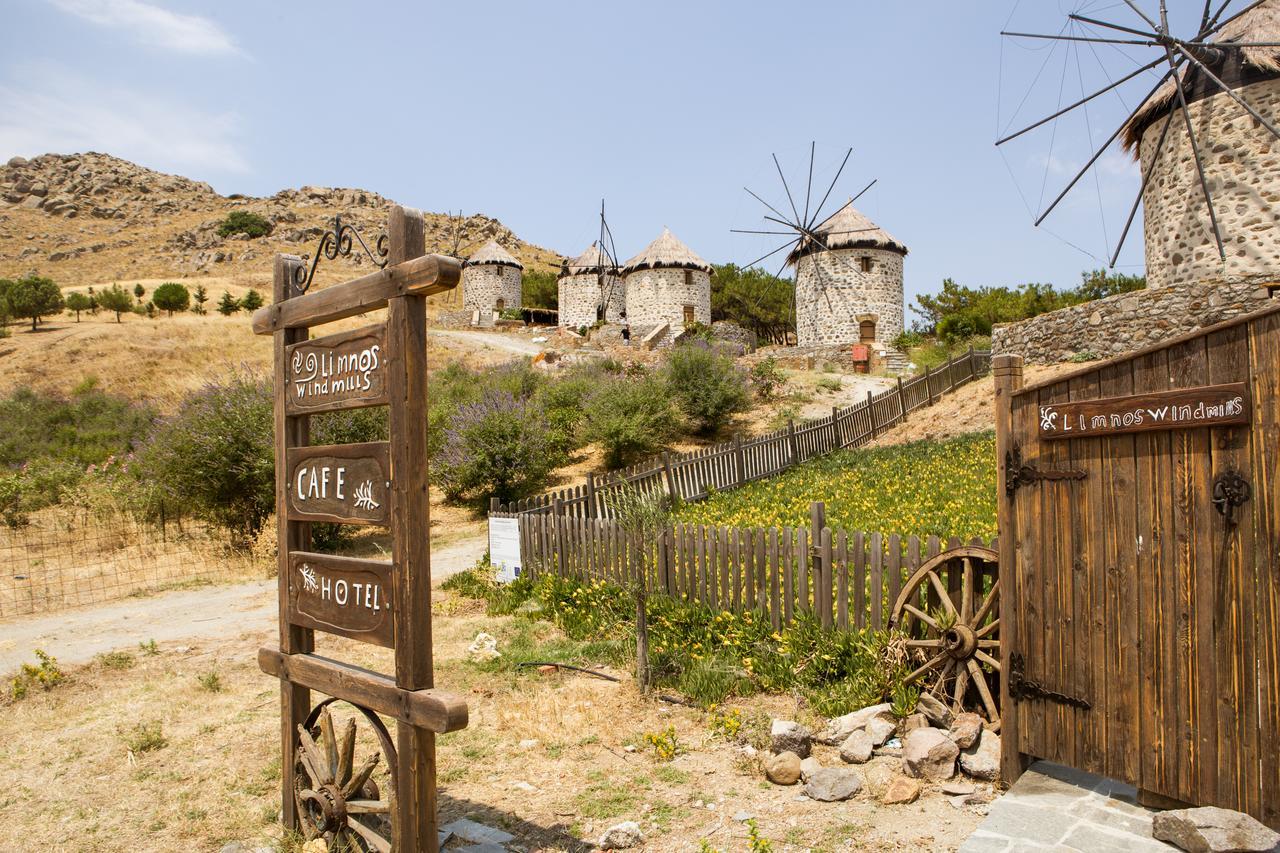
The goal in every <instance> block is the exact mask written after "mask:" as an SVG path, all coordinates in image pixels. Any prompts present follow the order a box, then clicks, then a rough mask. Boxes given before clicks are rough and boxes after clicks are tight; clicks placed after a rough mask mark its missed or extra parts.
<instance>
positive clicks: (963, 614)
mask: <svg viewBox="0 0 1280 853" xmlns="http://www.w3.org/2000/svg"><path fill="white" fill-rule="evenodd" d="M972 612H973V560H971V559H970V558H968V557H965V558H964V575H963V576H962V578H961V581H960V621H961V622H965V623H968V621H969V614H971V613H972Z"/></svg>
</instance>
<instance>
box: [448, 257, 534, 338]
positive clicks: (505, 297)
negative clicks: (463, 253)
mask: <svg viewBox="0 0 1280 853" xmlns="http://www.w3.org/2000/svg"><path fill="white" fill-rule="evenodd" d="M523 269H524V265H523V264H521V263H520V262H519V261H517V260H516V259H515V258H514V257H513V256H512V255H511V253H510V252H508V251H507V250H506V249H504V248H502V247H501V246H499V245H498V244H497V243H496V242H494V241H493V240H490V241H489V242H488V243H485V244H484V245H483V246H481V247H480V248H479V250H477V251H476V252H475V254H473V255H472V256H471V257H470V258H468V259H467V263H466V266H464V267H463V268H462V305H463V308H465V309H466V310H469V311H479V312H480V322H481V323H482V324H485V325H488V323H490V322H492V319H491V318H492V314H493V312H494V311H502V310H504V309H506V308H519V307H520V280H521V271H522V270H523Z"/></svg>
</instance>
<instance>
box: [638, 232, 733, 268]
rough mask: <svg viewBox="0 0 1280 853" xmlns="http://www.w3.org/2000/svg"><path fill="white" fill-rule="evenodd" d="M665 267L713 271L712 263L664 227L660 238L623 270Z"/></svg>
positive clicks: (646, 247)
mask: <svg viewBox="0 0 1280 853" xmlns="http://www.w3.org/2000/svg"><path fill="white" fill-rule="evenodd" d="M663 267H667V268H674V269H686V270H702V271H703V272H705V273H708V274H710V273H711V272H713V270H712V268H711V264H709V263H707V262H706V261H704V260H703V259H702V258H701V257H700V256H699V255H698V254H697V253H696V252H694V251H693V249H690V248H689V247H688V246H686V245H685V244H684V243H682V242H680V238H678V237H676V235H674V234H672V233H671V231H670V229H667V228H663V229H662V233H661V234H660V235H658V239H656V240H654V241H653V242H652V243H650V244H649V245H648V246H645V248H644V251H642V252H641V253H640V254H638V255H636V256H635V257H634V258H631V259H630V260H629V261H627V262H626V263H625V264H623V265H622V272H623V274H624V275H625V274H626V273H630V272H635V271H636V270H643V269H661V268H663Z"/></svg>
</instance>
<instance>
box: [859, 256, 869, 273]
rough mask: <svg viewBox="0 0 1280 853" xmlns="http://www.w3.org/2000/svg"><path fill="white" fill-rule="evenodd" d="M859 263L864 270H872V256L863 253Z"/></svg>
mask: <svg viewBox="0 0 1280 853" xmlns="http://www.w3.org/2000/svg"><path fill="white" fill-rule="evenodd" d="M858 263H859V264H860V265H861V266H862V271H863V272H871V265H872V262H871V258H869V257H867V256H866V255H863V256H862V257H860V258H858Z"/></svg>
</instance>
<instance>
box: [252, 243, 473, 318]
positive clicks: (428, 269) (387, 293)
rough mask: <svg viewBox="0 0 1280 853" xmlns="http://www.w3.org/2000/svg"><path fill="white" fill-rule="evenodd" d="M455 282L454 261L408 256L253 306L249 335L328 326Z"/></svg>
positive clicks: (458, 267) (457, 264)
mask: <svg viewBox="0 0 1280 853" xmlns="http://www.w3.org/2000/svg"><path fill="white" fill-rule="evenodd" d="M299 263H300V262H299ZM461 279H462V261H460V260H458V259H457V258H449V257H445V256H444V255H423V256H421V257H414V258H411V259H409V260H406V261H404V262H402V263H397V264H394V265H393V264H388V265H387V267H386V268H384V269H380V270H378V271H377V272H374V273H370V274H369V275H366V276H361V277H360V278H357V279H354V280H352V281H348V282H345V283H343V284H337V285H334V286H333V287H326V288H325V289H324V290H313V291H311V292H310V293H306V294H303V295H302V296H295V297H293V298H292V299H289V300H288V301H287V302H276V303H275V304H274V305H268V306H266V307H264V308H259V309H258V310H257V311H255V312H254V314H253V331H254V334H257V335H269V334H271V333H272V332H277V331H280V330H281V329H293V328H298V327H303V326H316V325H319V324H321V323H331V322H333V321H334V320H341V319H343V318H346V317H355V316H357V315H359V314H366V313H368V312H369V311H376V310H377V309H379V308H385V307H386V305H387V300H388V299H391V298H393V297H396V296H431V295H433V294H436V293H444V292H445V291H446V290H452V289H453V288H455V287H457V285H458V282H459V281H460V280H461Z"/></svg>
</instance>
